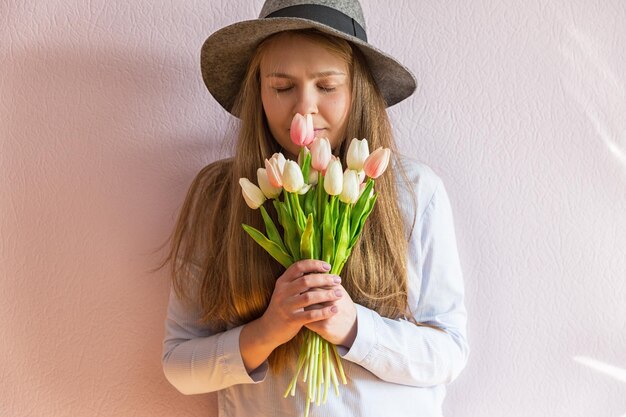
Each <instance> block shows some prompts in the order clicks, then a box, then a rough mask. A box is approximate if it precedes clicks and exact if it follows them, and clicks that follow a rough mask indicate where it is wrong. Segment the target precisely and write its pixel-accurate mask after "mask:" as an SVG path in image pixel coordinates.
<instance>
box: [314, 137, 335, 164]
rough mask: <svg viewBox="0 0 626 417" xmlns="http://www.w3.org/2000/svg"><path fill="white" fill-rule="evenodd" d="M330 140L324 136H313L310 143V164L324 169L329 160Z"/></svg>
mask: <svg viewBox="0 0 626 417" xmlns="http://www.w3.org/2000/svg"><path fill="white" fill-rule="evenodd" d="M331 155H332V153H331V151H330V142H329V141H328V139H326V138H315V139H314V140H313V143H312V144H311V166H312V167H313V168H314V169H316V170H317V171H324V170H325V169H326V167H327V166H328V163H329V162H330V156H331Z"/></svg>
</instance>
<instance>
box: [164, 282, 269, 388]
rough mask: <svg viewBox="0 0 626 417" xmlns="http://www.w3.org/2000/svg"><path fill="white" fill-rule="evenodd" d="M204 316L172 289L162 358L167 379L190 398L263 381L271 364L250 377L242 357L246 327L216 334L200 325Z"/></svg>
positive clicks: (255, 371)
mask: <svg viewBox="0 0 626 417" xmlns="http://www.w3.org/2000/svg"><path fill="white" fill-rule="evenodd" d="M200 317H201V314H200V311H199V310H198V309H197V308H196V307H194V306H190V305H189V304H188V303H186V302H183V301H181V300H180V299H179V298H178V296H177V295H176V293H175V292H174V290H173V289H170V296H169V303H168V307H167V317H166V319H165V337H164V340H163V357H162V365H163V372H164V374H165V377H166V378H167V380H168V381H169V382H170V383H171V384H172V385H173V386H174V387H175V388H176V389H178V390H179V391H180V392H181V393H183V394H186V395H189V394H201V393H207V392H213V391H217V390H220V389H223V388H227V387H229V386H232V385H235V384H254V383H259V382H262V381H263V380H264V379H265V376H266V374H267V370H268V363H267V361H265V362H264V363H263V364H262V365H261V366H260V367H259V368H257V369H256V370H254V371H252V372H251V373H250V374H249V373H248V372H247V371H246V368H245V365H244V363H243V359H242V358H241V351H240V350H239V334H240V333H241V329H242V327H243V326H239V327H235V328H233V329H230V330H226V331H223V332H217V333H213V332H212V331H211V329H210V328H209V327H207V326H203V325H200V324H199V323H198V320H199V318H200Z"/></svg>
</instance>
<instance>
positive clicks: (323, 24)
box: [163, 0, 468, 417]
mask: <svg viewBox="0 0 626 417" xmlns="http://www.w3.org/2000/svg"><path fill="white" fill-rule="evenodd" d="M202 71H203V77H204V80H205V83H206V84H207V87H208V89H209V91H210V92H211V94H212V95H213V96H214V97H215V99H216V100H217V101H218V102H219V103H220V104H221V105H222V106H223V107H224V108H225V109H226V110H227V111H228V112H230V113H231V114H233V115H234V116H236V117H238V118H239V119H240V120H241V124H240V132H239V138H238V142H237V146H236V151H235V152H236V153H235V156H234V157H233V158H229V159H226V160H221V161H217V162H214V163H212V164H210V165H209V166H207V167H205V168H204V169H203V170H202V171H201V172H200V173H199V174H198V175H197V177H196V178H195V180H194V181H193V184H192V185H191V187H190V190H189V192H188V195H187V198H186V201H185V203H184V205H183V207H182V209H181V212H180V214H179V218H178V222H177V225H176V228H175V230H174V233H173V235H172V242H171V243H172V244H171V251H170V253H169V257H168V260H169V261H170V262H171V265H172V291H171V293H170V300H169V305H168V312H167V319H166V323H165V330H166V334H165V339H164V344H163V369H164V372H165V375H166V377H167V379H168V380H169V381H170V382H171V383H172V384H173V385H174V386H175V387H176V388H177V389H178V390H179V391H181V392H182V393H184V394H196V393H206V392H213V391H218V404H219V415H220V416H297V415H301V414H302V412H303V410H304V400H303V398H299V399H298V397H296V398H295V399H294V398H291V397H288V398H287V399H284V398H283V393H284V391H285V389H286V388H287V386H288V385H289V382H290V379H291V377H292V376H293V374H294V371H295V365H296V359H297V348H298V347H299V343H301V340H300V339H301V338H300V337H299V336H298V334H299V332H300V330H301V329H302V328H303V327H307V328H309V329H310V330H312V331H314V332H317V333H318V334H320V335H321V336H322V337H323V338H325V339H326V340H328V341H329V342H332V343H334V344H336V345H337V346H338V349H339V352H340V354H341V356H342V358H343V360H342V363H343V367H344V369H345V371H346V374H347V377H348V384H347V385H341V386H340V395H339V396H338V397H337V396H335V395H334V394H332V393H331V394H329V395H328V400H327V403H326V404H325V405H323V406H321V407H314V408H313V409H312V415H314V416H331V415H332V416H433V417H434V416H440V415H441V413H442V411H441V409H442V401H443V398H444V395H445V384H446V383H449V382H450V381H452V380H453V379H454V378H455V377H456V376H457V375H458V374H459V372H460V371H461V370H462V369H463V367H464V366H465V363H466V360H467V355H468V346H467V342H466V312H465V307H464V303H463V282H462V274H461V269H460V264H459V259H458V255H457V247H456V238H455V233H454V225H453V217H452V212H451V207H450V203H449V200H448V197H447V194H446V191H445V188H444V186H443V184H442V182H441V180H440V179H439V177H437V176H436V174H434V173H433V171H432V170H431V169H430V168H428V167H427V166H426V165H424V164H421V163H418V162H416V161H413V160H411V159H409V158H406V157H401V156H400V154H399V153H398V152H397V151H396V147H395V144H394V140H393V137H392V131H391V127H390V123H389V120H388V117H387V113H386V107H388V106H391V105H393V104H396V103H398V102H400V101H402V100H403V99H405V98H406V97H408V96H409V95H411V94H412V93H413V91H414V90H415V80H414V77H413V76H412V75H411V73H410V72H409V71H408V70H407V69H406V68H405V67H403V66H402V65H401V64H400V63H398V62H397V61H396V60H395V59H393V58H391V57H390V56H388V55H386V54H384V53H383V52H381V51H379V50H378V49H376V48H374V47H373V46H371V45H370V44H369V43H368V42H367V38H366V34H365V24H364V20H363V16H362V12H361V7H360V5H359V3H358V1H356V0H318V1H298V0H282V1H281V0H268V1H266V2H265V4H264V6H263V9H262V10H261V13H260V18H259V19H256V20H250V21H244V22H240V23H236V24H233V25H230V26H228V27H226V28H223V29H221V30H220V31H218V32H216V33H214V34H213V35H211V36H210V37H209V38H208V39H207V40H206V42H205V44H204V46H203V48H202ZM296 113H300V114H311V115H312V118H313V122H314V127H315V132H316V136H318V137H326V138H328V139H329V141H330V143H331V147H332V149H333V152H334V154H335V155H337V156H339V157H340V158H341V159H342V160H344V161H345V155H346V152H347V147H348V144H349V142H350V140H351V139H352V138H367V140H368V142H369V145H370V148H371V149H375V148H378V147H379V146H383V147H387V148H391V149H392V151H393V156H392V164H391V166H390V168H389V169H388V171H387V172H386V173H385V174H384V175H383V176H382V177H380V178H378V179H377V181H376V191H377V193H378V194H379V198H378V200H377V203H376V206H375V209H374V210H373V212H372V214H371V215H370V217H369V218H368V220H367V223H366V226H365V228H364V230H363V232H362V234H361V238H360V240H359V242H358V243H357V245H355V247H354V249H353V252H352V254H351V256H350V258H349V260H348V262H347V263H346V266H345V267H344V270H343V272H342V274H341V275H342V276H341V277H339V276H335V275H332V274H329V273H328V271H329V265H327V264H325V263H324V262H321V261H315V260H304V261H299V262H296V263H295V264H293V265H292V266H291V267H289V268H287V269H286V270H285V269H284V268H283V267H281V266H280V265H279V264H278V263H276V262H275V261H274V260H273V259H272V258H271V257H270V256H269V255H268V254H267V253H266V252H265V251H264V250H263V249H261V248H260V247H259V246H258V245H257V244H256V243H255V242H254V241H252V239H250V237H249V236H247V235H246V234H245V233H244V232H243V230H242V228H241V224H242V223H246V224H249V225H253V226H254V227H257V228H259V229H262V220H261V216H260V214H259V212H258V211H253V210H250V208H248V207H247V205H246V204H245V202H244V199H243V198H242V196H241V189H240V188H239V186H238V179H239V178H242V177H246V178H256V169H257V168H258V167H260V166H263V161H264V159H265V158H269V157H270V156H271V155H272V154H273V153H275V152H283V154H285V155H286V156H288V157H290V158H292V159H295V157H296V155H297V153H298V150H299V148H298V147H297V145H294V144H293V143H292V142H291V140H290V130H289V129H290V125H291V121H292V118H293V117H294V115H295V114H296ZM273 215H274V216H275V213H274V214H273ZM300 392H302V391H300Z"/></svg>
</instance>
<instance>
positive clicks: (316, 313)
mask: <svg viewBox="0 0 626 417" xmlns="http://www.w3.org/2000/svg"><path fill="white" fill-rule="evenodd" d="M337 311H339V309H338V308H337V306H335V305H333V306H330V307H324V308H319V309H314V310H304V311H302V312H299V313H297V314H296V317H297V319H298V320H299V321H300V323H302V325H305V324H308V323H313V322H316V321H321V320H326V319H328V318H330V317H332V316H334V315H335V314H337Z"/></svg>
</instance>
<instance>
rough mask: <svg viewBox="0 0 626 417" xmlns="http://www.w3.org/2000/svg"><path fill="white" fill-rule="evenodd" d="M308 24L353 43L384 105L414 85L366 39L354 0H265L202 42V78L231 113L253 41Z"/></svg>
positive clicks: (406, 93)
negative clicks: (255, 11) (250, 16)
mask: <svg viewBox="0 0 626 417" xmlns="http://www.w3.org/2000/svg"><path fill="white" fill-rule="evenodd" d="M308 28H313V29H317V30H319V31H321V32H324V33H327V34H330V35H333V36H337V37H338V38H342V39H345V40H347V41H350V42H351V43H352V44H354V45H355V46H357V47H358V48H359V49H360V50H361V52H362V53H363V55H364V56H365V59H366V60H367V64H368V65H369V68H370V71H371V72H372V75H373V77H374V80H375V81H376V84H377V85H378V88H379V89H380V91H381V92H382V94H383V96H384V98H385V101H386V102H387V106H388V107H389V106H393V105H394V104H396V103H399V102H400V101H402V100H404V99H405V98H407V97H409V96H410V95H411V94H413V92H414V91H415V88H416V81H415V77H414V76H413V74H411V71H409V70H408V69H407V68H406V67H405V66H404V65H402V64H400V63H399V62H398V61H396V60H395V59H394V58H393V57H391V56H389V55H387V54H386V53H384V52H382V51H380V50H378V49H376V48H374V47H373V46H372V45H370V44H369V43H368V42H367V35H366V33H365V19H364V18H363V11H362V10H361V5H360V4H359V2H358V0H267V1H266V2H265V4H264V5H263V8H262V9H261V13H260V14H259V18H258V19H255V20H247V21H243V22H238V23H234V24H232V25H229V26H226V27H224V28H222V29H220V30H218V31H217V32H215V33H213V34H212V35H211V36H209V37H208V39H207V40H206V41H205V42H204V45H203V46H202V52H201V61H200V62H201V67H202V78H203V79H204V83H205V84H206V86H207V88H208V89H209V91H210V92H211V94H212V95H213V97H215V99H216V100H217V101H218V102H219V103H220V104H221V105H222V107H224V108H225V109H226V110H227V111H228V112H229V113H231V114H233V115H234V116H237V115H236V114H234V113H233V105H234V102H235V97H236V95H237V94H238V92H239V87H240V86H241V83H242V81H243V78H244V76H245V73H246V69H247V66H248V62H249V61H250V58H251V56H252V54H253V52H254V50H255V48H256V46H257V45H258V44H259V43H260V42H261V41H262V40H263V39H265V38H267V37H268V36H270V35H273V34H275V33H278V32H282V31H286V30H297V29H308Z"/></svg>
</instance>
